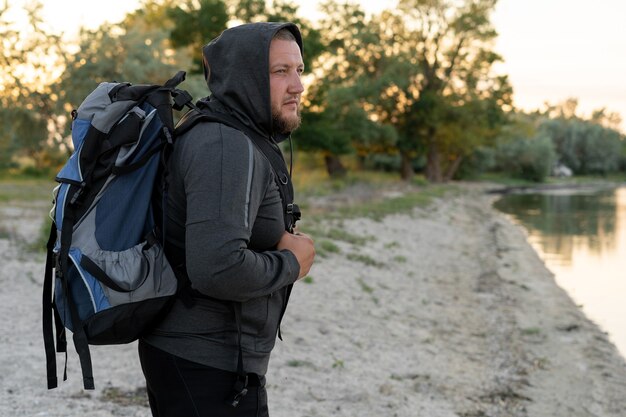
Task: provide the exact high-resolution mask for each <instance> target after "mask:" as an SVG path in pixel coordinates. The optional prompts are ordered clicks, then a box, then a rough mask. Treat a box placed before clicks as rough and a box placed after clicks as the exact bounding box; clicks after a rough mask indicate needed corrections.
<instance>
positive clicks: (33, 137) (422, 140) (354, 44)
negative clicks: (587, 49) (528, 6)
mask: <svg viewBox="0 0 626 417" xmlns="http://www.w3.org/2000/svg"><path fill="white" fill-rule="evenodd" d="M495 5H496V0H463V1H451V0H398V2H397V6H396V7H394V8H392V9H388V10H383V11H382V12H380V13H377V14H372V15H368V14H366V13H365V11H364V10H363V8H362V7H360V6H359V5H358V4H357V3H350V2H347V3H346V2H341V1H337V0H327V1H325V2H323V3H322V4H321V11H322V18H321V19H320V20H318V21H315V22H313V21H311V20H308V19H306V18H305V17H302V16H299V15H298V7H297V5H295V4H294V3H291V2H289V1H288V0H275V1H272V2H271V4H270V3H269V2H266V1H264V0H184V1H176V0H144V1H143V2H142V3H141V6H140V7H139V8H138V9H137V10H135V11H133V12H131V13H129V14H127V15H126V17H125V18H124V19H123V20H122V21H121V22H119V23H115V24H110V23H107V24H104V25H102V26H100V27H99V28H97V29H93V30H91V29H84V28H83V29H81V31H80V33H79V35H78V39H77V41H76V43H74V44H65V43H64V42H63V40H62V38H61V37H60V36H59V35H56V34H53V33H52V31H51V30H50V29H49V28H47V27H46V26H45V22H43V21H42V20H41V17H40V16H41V7H42V6H41V3H40V2H28V5H27V6H25V8H24V9H23V10H22V13H23V15H24V16H25V17H26V18H27V20H28V22H29V23H28V26H29V30H23V29H18V28H17V27H16V25H15V24H14V23H12V22H11V20H10V18H9V12H10V9H11V6H9V5H8V2H5V4H4V6H0V37H1V38H2V42H1V43H0V45H1V46H0V47H1V48H2V54H0V60H1V61H0V66H1V68H0V70H1V74H2V75H1V76H0V103H1V104H2V107H1V109H0V121H1V122H2V128H1V130H0V169H7V168H10V167H14V166H16V165H19V164H20V161H22V160H24V159H27V160H29V161H31V162H32V163H34V166H35V167H39V168H47V167H55V166H56V165H58V164H59V163H60V162H61V161H62V160H63V159H65V158H66V157H67V154H68V152H69V151H70V148H69V147H70V145H69V143H68V140H67V138H68V135H69V128H70V118H69V113H70V111H71V110H72V109H73V108H75V107H77V106H78V105H79V104H80V102H81V101H82V99H83V98H84V97H85V96H86V95H87V94H88V93H89V92H90V91H91V90H93V89H94V88H95V86H96V85H97V84H98V83H99V82H102V81H112V80H117V81H131V82H134V83H160V82H164V81H165V80H166V79H167V78H169V77H170V76H171V75H173V74H174V73H175V72H176V71H177V70H179V69H185V70H186V71H187V72H188V79H187V81H186V82H185V84H184V88H186V89H188V90H189V91H190V92H191V93H192V94H193V95H194V97H196V98H201V97H203V96H206V95H207V94H208V90H207V87H206V83H205V81H204V78H203V70H202V61H201V49H202V45H204V44H205V43H206V42H208V41H209V40H210V39H212V38H214V37H216V36H217V35H219V34H220V33H221V32H222V31H223V30H224V29H226V28H227V27H228V26H229V25H231V24H233V23H237V22H240V23H243V22H253V21H292V22H295V23H297V24H298V25H299V26H300V28H301V30H302V32H303V39H304V59H305V65H306V68H307V70H306V73H307V74H306V75H305V83H306V85H307V92H306V95H305V96H304V97H303V111H302V115H303V116H302V117H303V124H302V127H301V129H299V130H298V131H296V132H295V133H294V135H293V136H294V138H295V139H296V143H297V146H298V148H299V150H302V151H306V152H311V153H318V154H321V155H322V156H323V160H324V163H325V167H326V170H327V171H328V173H329V174H330V175H331V176H341V175H343V174H345V172H346V167H345V160H346V159H347V158H349V159H350V160H353V161H356V162H357V163H358V164H359V165H360V166H361V167H364V168H369V169H380V170H393V171H396V172H397V173H398V174H399V175H400V176H401V177H402V178H403V179H410V178H412V177H413V175H414V174H415V172H417V171H419V172H423V174H424V176H425V177H426V178H427V179H428V180H429V181H431V182H441V181H447V180H451V179H454V178H464V177H471V176H474V175H477V174H480V173H482V172H487V171H501V172H504V173H506V174H507V175H511V176H519V177H523V178H527V179H531V180H536V181H541V180H543V179H545V177H546V176H547V175H548V174H549V173H550V172H551V170H552V169H553V167H554V166H555V165H556V164H561V165H564V166H567V167H568V168H569V169H571V170H572V171H573V172H574V173H575V174H603V175H604V174H609V173H612V172H617V171H624V170H626V156H625V155H626V154H625V147H624V137H623V135H622V134H621V133H620V132H619V131H618V130H617V126H618V125H619V122H620V121H619V118H618V116H617V115H615V114H613V113H610V112H607V111H606V110H603V109H601V110H598V111H596V112H595V113H594V114H593V115H592V117H590V118H588V119H583V118H580V117H578V116H577V115H576V102H575V100H570V101H568V102H565V103H561V104H559V105H555V106H551V107H548V108H547V109H546V110H544V111H542V112H539V111H538V112H534V113H531V114H528V113H523V112H520V111H516V110H515V108H514V105H513V99H512V97H513V89H512V87H511V85H510V83H509V80H508V78H507V76H506V75H503V74H497V73H496V72H495V71H494V65H495V64H496V63H497V62H499V61H501V60H502V57H500V56H499V55H498V54H497V53H496V52H495V51H494V41H495V39H496V37H497V33H496V31H495V29H494V27H493V24H492V22H491V20H490V15H491V13H492V12H493V10H494V8H495Z"/></svg>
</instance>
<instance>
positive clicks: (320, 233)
mask: <svg viewBox="0 0 626 417" xmlns="http://www.w3.org/2000/svg"><path fill="white" fill-rule="evenodd" d="M301 230H302V231H303V232H304V233H306V234H307V235H310V236H311V237H312V238H313V239H314V240H316V241H318V240H319V241H320V245H321V244H322V243H323V242H324V239H325V241H326V242H328V241H329V240H339V241H342V242H346V243H350V244H352V245H357V246H363V245H365V244H366V243H367V242H371V241H374V240H375V239H376V238H375V237H374V236H360V235H356V234H354V233H350V232H348V231H346V230H343V229H340V228H336V227H334V228H330V229H324V228H319V227H306V226H303V227H302V228H301ZM324 245H326V246H327V247H326V248H324V247H322V246H320V248H321V249H322V250H327V252H332V253H339V252H340V251H341V250H340V248H339V247H337V245H336V244H334V243H332V242H329V243H324ZM333 245H334V246H335V247H336V248H333Z"/></svg>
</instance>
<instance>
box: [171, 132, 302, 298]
mask: <svg viewBox="0 0 626 417" xmlns="http://www.w3.org/2000/svg"><path fill="white" fill-rule="evenodd" d="M190 133H191V132H190ZM180 156H181V160H180V161H181V163H183V164H184V169H183V182H184V187H185V196H186V199H187V222H186V227H185V230H186V232H185V247H186V266H187V273H188V275H189V279H190V281H191V283H192V286H193V288H194V289H196V290H198V291H200V292H202V293H204V294H206V295H208V296H211V297H215V298H219V299H225V300H233V301H246V300H249V299H251V298H256V297H260V296H264V295H268V294H271V293H273V292H274V291H276V290H278V289H280V288H282V287H284V286H286V285H288V284H292V283H293V282H295V281H296V279H297V277H298V274H299V270H300V266H299V264H298V261H297V259H296V257H295V255H294V254H293V253H292V252H291V251H288V250H283V251H276V250H274V251H264V252H256V251H253V250H251V249H249V248H248V243H249V241H250V236H251V230H252V226H253V224H254V219H255V217H256V213H257V211H258V209H259V206H260V205H261V204H262V203H263V199H264V198H265V195H266V191H267V190H268V189H269V187H268V185H269V182H270V181H271V167H270V165H269V162H268V161H267V160H265V159H264V158H263V157H262V156H261V155H259V153H258V152H255V149H254V147H253V144H252V142H251V141H250V140H249V139H248V138H246V137H245V136H244V135H243V134H242V133H240V132H238V131H236V130H234V129H230V128H228V127H226V126H224V125H219V124H205V125H202V126H198V129H194V134H193V135H191V136H190V137H188V138H186V139H185V146H184V148H183V151H182V153H181V155H180ZM277 243H278V242H277Z"/></svg>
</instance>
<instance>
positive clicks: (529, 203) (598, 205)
mask: <svg viewBox="0 0 626 417" xmlns="http://www.w3.org/2000/svg"><path fill="white" fill-rule="evenodd" d="M625 199H626V197H625ZM495 206H496V208H497V209H498V210H500V211H502V212H504V213H507V214H510V215H511V216H513V217H514V218H515V219H516V220H517V221H519V222H520V223H522V224H523V225H524V227H526V229H528V231H529V235H530V237H531V241H532V242H531V243H534V244H538V245H539V246H541V250H542V251H543V253H544V254H546V255H547V256H548V257H550V258H551V260H553V261H555V262H559V263H561V264H562V265H571V262H572V257H573V254H574V251H575V248H577V247H581V246H583V247H585V248H586V249H587V250H588V251H589V252H591V253H592V254H594V255H597V256H601V255H602V253H606V252H612V251H615V249H616V242H617V239H616V237H617V234H616V230H617V227H616V226H617V207H618V201H617V193H616V191H615V190H600V191H586V192H572V191H567V192H564V191H561V192H558V193H555V192H552V193H550V194H546V193H542V194H512V195H508V196H506V197H504V198H502V199H500V200H498V201H497V202H496V204H495Z"/></svg>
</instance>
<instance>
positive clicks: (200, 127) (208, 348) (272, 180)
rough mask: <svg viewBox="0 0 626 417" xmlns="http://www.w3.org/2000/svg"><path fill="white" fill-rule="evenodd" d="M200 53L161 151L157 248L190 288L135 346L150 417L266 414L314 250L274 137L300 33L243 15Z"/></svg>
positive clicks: (283, 115) (291, 89)
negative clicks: (189, 109)
mask: <svg viewBox="0 0 626 417" xmlns="http://www.w3.org/2000/svg"><path fill="white" fill-rule="evenodd" d="M203 57H204V68H205V77H206V79H207V83H208V86H209V90H210V91H211V95H210V96H209V97H208V98H206V99H203V100H200V101H199V102H198V107H199V108H200V110H201V112H200V113H196V114H195V116H198V117H199V118H198V117H196V118H195V119H194V117H193V115H192V116H191V117H187V118H186V120H183V121H182V122H181V123H182V125H181V126H180V130H179V132H180V131H184V127H185V126H186V124H187V125H191V126H192V127H191V128H190V129H189V130H188V131H187V132H186V133H184V134H182V136H181V137H180V138H179V139H178V140H177V142H176V144H175V148H174V151H173V153H172V156H171V158H170V167H169V169H170V173H169V195H168V200H167V207H166V210H164V212H165V213H166V220H165V227H166V230H167V233H166V239H167V240H166V245H165V250H166V254H167V256H168V259H169V260H170V262H171V263H172V265H175V266H176V267H177V269H178V270H179V272H181V275H183V276H184V277H188V282H189V287H188V288H185V289H184V290H183V291H182V292H181V296H180V297H177V300H176V301H175V302H174V304H173V307H172V309H171V311H170V312H169V313H168V315H167V316H166V317H165V318H164V319H163V321H162V322H161V323H159V324H158V325H157V326H156V328H155V329H154V330H153V331H152V332H151V334H149V335H147V336H145V337H144V338H143V339H142V340H141V341H140V344H139V353H140V358H141V364H142V369H143V371H144V375H145V377H146V382H147V388H148V396H149V400H150V407H151V409H152V413H153V415H154V416H158V417H168V416H172V417H180V416H212V417H213V416H246V417H248V416H267V415H268V408H267V397H266V392H265V387H264V386H265V377H264V375H265V373H266V370H267V364H268V361H269V356H270V352H271V350H272V348H273V346H274V343H275V339H276V335H277V332H278V328H279V325H280V321H281V319H282V315H283V313H284V311H285V308H286V305H287V299H288V297H289V292H290V290H291V285H292V284H293V283H294V282H295V281H296V280H298V279H300V278H302V277H304V276H305V275H306V274H307V273H308V271H309V269H310V267H311V265H312V263H313V258H314V256H315V250H314V247H313V241H312V240H311V238H310V237H308V236H306V235H305V234H302V233H298V232H295V233H291V232H290V231H291V229H292V227H293V224H294V221H295V220H297V218H295V217H294V206H293V204H292V203H293V201H290V200H291V199H292V198H293V189H292V188H291V181H290V178H289V170H288V169H287V167H286V165H285V162H284V159H283V157H282V154H281V152H280V149H279V148H278V146H277V142H280V141H282V140H284V139H286V138H288V137H289V135H290V133H291V132H292V131H293V130H295V129H296V128H297V127H298V126H299V124H300V114H299V106H300V95H301V93H302V92H303V87H302V83H301V80H300V76H301V74H302V71H303V69H304V64H303V62H302V39H301V35H300V32H299V30H298V28H297V27H296V26H295V25H294V24H291V23H283V24H279V23H254V24H247V25H242V26H238V27H234V28H231V29H228V30H226V31H224V32H223V33H222V34H221V35H220V36H219V37H218V38H216V39H214V40H213V41H211V42H210V43H209V44H208V45H206V46H205V47H204V49H203ZM190 120H192V121H193V120H196V122H197V123H193V122H190ZM198 120H200V121H199V122H198Z"/></svg>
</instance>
